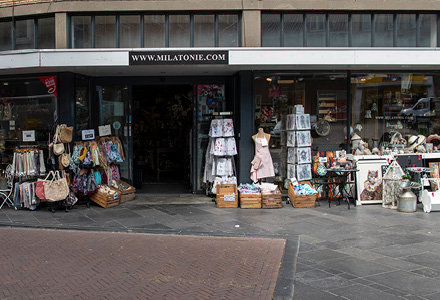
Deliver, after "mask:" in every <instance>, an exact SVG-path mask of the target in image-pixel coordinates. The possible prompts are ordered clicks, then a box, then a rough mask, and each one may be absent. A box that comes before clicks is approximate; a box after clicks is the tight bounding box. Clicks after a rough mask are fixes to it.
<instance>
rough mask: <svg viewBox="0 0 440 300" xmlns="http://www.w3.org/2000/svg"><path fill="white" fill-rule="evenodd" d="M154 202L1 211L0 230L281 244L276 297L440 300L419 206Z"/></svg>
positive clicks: (434, 237)
mask: <svg viewBox="0 0 440 300" xmlns="http://www.w3.org/2000/svg"><path fill="white" fill-rule="evenodd" d="M150 200H152V199H149V198H143V197H137V198H136V200H134V201H130V202H127V203H124V204H121V205H119V206H117V207H113V208H109V209H103V208H101V207H98V206H95V205H92V206H91V207H90V208H87V207H86V206H85V205H79V206H76V207H74V209H72V210H71V211H70V212H68V213H66V212H64V211H63V210H61V209H60V210H57V211H56V212H55V213H51V212H49V211H48V210H46V209H40V210H38V211H33V212H32V211H26V210H17V211H15V210H13V209H11V208H3V209H2V210H1V211H0V225H2V226H6V227H12V228H15V227H33V228H52V229H70V230H72V229H78V230H88V231H100V232H102V231H107V232H136V233H156V234H174V235H183V236H188V235H191V236H196V237H197V236H210V237H233V238H237V237H239V238H263V239H269V240H270V239H282V240H285V246H284V255H283V256H282V260H281V265H280V268H279V274H278V279H277V285H276V287H275V292H274V299H283V300H284V299H289V296H288V295H290V293H293V292H294V299H295V300H303V299H306V300H310V299H319V300H320V299H330V300H332V299H344V300H347V299H348V300H358V299H359V300H369V299H373V300H377V299H381V300H383V299H385V300H388V299H389V300H404V299H407V300H415V299H418V300H422V299H423V300H426V299H428V300H434V299H436V300H437V299H440V231H439V230H437V229H438V228H440V212H431V213H429V214H427V213H424V212H423V210H422V209H421V205H420V204H419V206H418V210H417V212H415V213H402V212H397V211H396V210H390V209H385V208H382V207H381V206H380V205H364V206H358V207H353V206H352V207H351V209H350V210H348V209H347V206H346V205H344V204H341V205H339V206H337V205H335V203H332V205H331V207H328V203H327V202H325V201H322V202H321V206H317V207H315V208H302V209H300V208H293V207H292V206H291V205H290V204H286V203H285V202H284V203H283V205H284V207H283V208H281V209H240V208H237V209H219V208H216V207H215V205H214V203H213V202H211V203H210V202H204V201H201V202H197V203H196V204H191V202H188V203H187V204H170V205H168V204H157V203H162V202H160V201H159V202H156V201H154V202H153V201H150ZM153 200H154V199H153ZM149 201H150V202H149ZM151 203H156V204H151ZM173 203H179V202H174V201H173ZM298 238H299V242H300V246H299V252H298ZM85 254H86V253H84V255H85ZM85 257H86V256H85ZM3 261H4V259H3ZM291 298H292V297H290V299H291ZM205 299H209V297H208V298H205Z"/></svg>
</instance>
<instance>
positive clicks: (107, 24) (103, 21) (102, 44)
mask: <svg viewBox="0 0 440 300" xmlns="http://www.w3.org/2000/svg"><path fill="white" fill-rule="evenodd" d="M95 48H116V16H96V17H95Z"/></svg>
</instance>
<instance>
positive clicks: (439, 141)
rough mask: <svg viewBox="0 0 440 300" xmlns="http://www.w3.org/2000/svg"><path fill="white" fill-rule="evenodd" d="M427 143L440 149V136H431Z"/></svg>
mask: <svg viewBox="0 0 440 300" xmlns="http://www.w3.org/2000/svg"><path fill="white" fill-rule="evenodd" d="M426 142H427V143H430V144H433V145H434V147H438V146H439V145H440V136H438V135H437V134H431V135H430V136H428V138H427V139H426Z"/></svg>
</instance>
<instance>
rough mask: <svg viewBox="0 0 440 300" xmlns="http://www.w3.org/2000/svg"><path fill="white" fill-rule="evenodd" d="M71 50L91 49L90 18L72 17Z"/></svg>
mask: <svg viewBox="0 0 440 300" xmlns="http://www.w3.org/2000/svg"><path fill="white" fill-rule="evenodd" d="M71 22H72V32H71V36H72V48H92V17H91V16H72V19H71Z"/></svg>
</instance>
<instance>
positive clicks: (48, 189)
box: [44, 171, 69, 201]
mask: <svg viewBox="0 0 440 300" xmlns="http://www.w3.org/2000/svg"><path fill="white" fill-rule="evenodd" d="M49 175H50V174H49ZM44 195H45V197H46V200H48V201H60V200H64V199H66V197H67V196H68V195H69V186H68V184H67V180H66V177H63V178H61V177H60V173H59V171H55V172H52V179H51V180H50V181H49V182H45V183H44Z"/></svg>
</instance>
